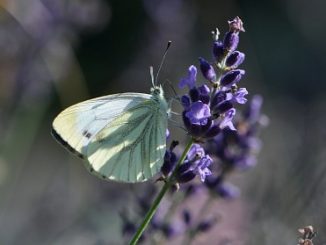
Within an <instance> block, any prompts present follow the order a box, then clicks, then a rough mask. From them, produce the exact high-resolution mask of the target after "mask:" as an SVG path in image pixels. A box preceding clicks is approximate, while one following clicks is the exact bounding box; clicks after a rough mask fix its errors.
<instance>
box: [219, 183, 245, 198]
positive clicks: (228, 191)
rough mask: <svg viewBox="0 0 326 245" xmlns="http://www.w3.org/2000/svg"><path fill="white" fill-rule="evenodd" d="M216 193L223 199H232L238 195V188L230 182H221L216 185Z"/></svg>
mask: <svg viewBox="0 0 326 245" xmlns="http://www.w3.org/2000/svg"><path fill="white" fill-rule="evenodd" d="M216 192H217V194H218V195H219V196H220V197H222V198H225V199H234V198H237V197H238V196H239V195H240V190H239V188H238V187H236V186H235V185H233V184H231V183H222V184H220V185H218V186H217V189H216Z"/></svg>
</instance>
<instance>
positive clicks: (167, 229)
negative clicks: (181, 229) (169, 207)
mask: <svg viewBox="0 0 326 245" xmlns="http://www.w3.org/2000/svg"><path fill="white" fill-rule="evenodd" d="M161 230H162V232H163V234H164V236H165V237H166V238H168V239H169V238H172V237H173V236H174V235H176V230H175V228H174V227H173V226H172V225H171V224H164V225H162V227H161Z"/></svg>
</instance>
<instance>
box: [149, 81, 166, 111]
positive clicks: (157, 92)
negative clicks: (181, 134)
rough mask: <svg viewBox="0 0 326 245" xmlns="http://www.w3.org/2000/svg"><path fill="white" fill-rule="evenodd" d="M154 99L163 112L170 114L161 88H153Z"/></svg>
mask: <svg viewBox="0 0 326 245" xmlns="http://www.w3.org/2000/svg"><path fill="white" fill-rule="evenodd" d="M151 95H152V99H153V100H154V101H156V102H157V103H158V104H159V105H160V109H161V111H164V112H167V113H168V112H169V106H168V103H167V102H166V100H165V98H164V91H163V89H162V87H161V86H155V87H153V88H151Z"/></svg>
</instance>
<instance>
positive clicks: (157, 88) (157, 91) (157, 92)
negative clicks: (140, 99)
mask: <svg viewBox="0 0 326 245" xmlns="http://www.w3.org/2000/svg"><path fill="white" fill-rule="evenodd" d="M151 94H152V95H154V96H159V97H160V96H163V94H164V92H163V88H162V86H161V85H160V86H153V87H152V88H151Z"/></svg>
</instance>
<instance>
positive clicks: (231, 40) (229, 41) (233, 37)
mask: <svg viewBox="0 0 326 245" xmlns="http://www.w3.org/2000/svg"><path fill="white" fill-rule="evenodd" d="M238 44H239V33H238V32H233V31H229V32H227V33H226V34H225V36H224V40H223V46H224V49H226V50H227V51H228V52H232V51H234V50H236V49H237V47H238Z"/></svg>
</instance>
